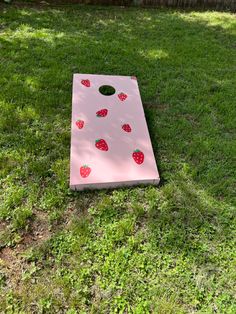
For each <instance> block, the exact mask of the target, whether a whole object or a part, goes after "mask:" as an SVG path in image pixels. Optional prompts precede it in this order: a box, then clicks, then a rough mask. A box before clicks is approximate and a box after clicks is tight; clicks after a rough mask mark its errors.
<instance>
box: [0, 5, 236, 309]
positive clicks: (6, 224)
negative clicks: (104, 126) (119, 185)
mask: <svg viewBox="0 0 236 314" xmlns="http://www.w3.org/2000/svg"><path fill="white" fill-rule="evenodd" d="M0 10H1V13H0V16H1V29H0V49H1V56H0V60H1V63H0V69H1V70H0V73H1V75H0V87H1V88H0V112H1V114H0V146H1V150H0V186H1V190H0V219H1V222H0V247H1V253H0V254H1V259H0V295H1V297H0V311H1V312H2V313H67V314H74V313H136V314H143V313H164V314H166V313H167V314H168V313H227V314H229V313H236V302H235V296H236V290H235V287H236V272H235V266H236V253H235V252H236V251H235V245H236V243H235V239H236V237H235V236H236V232H235V231H236V224H235V222H236V220H235V203H236V196H235V191H236V167H235V164H236V162H235V156H236V109H235V108H236V107H235V99H236V88H235V86H236V50H235V47H236V46H235V40H236V23H235V16H234V15H232V14H229V13H216V12H181V11H170V10H159V9H155V10H154V9H153V10H152V9H136V8H128V9H127V8H126V9H123V8H119V7H117V8H114V7H109V8H108V7H92V6H71V7H64V8H50V7H49V8H46V7H42V8H29V7H28V8H23V7H19V8H17V7H14V6H3V5H2V6H1V8H0ZM75 72H80V73H100V74H117V75H136V76H137V77H138V81H139V86H140V91H141V95H142V99H143V103H144V104H145V113H146V117H147V122H148V126H149V130H150V135H151V138H152V142H153V147H154V151H155V155H156V158H157V162H158V166H159V169H160V174H161V179H162V181H161V185H160V187H158V188H156V187H137V188H129V189H118V190H113V191H112V190H111V191H94V192H77V193H73V192H71V191H70V190H69V188H68V178H69V149H70V116H71V83H72V74H73V73H75Z"/></svg>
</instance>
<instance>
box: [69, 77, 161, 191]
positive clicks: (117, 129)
mask: <svg viewBox="0 0 236 314" xmlns="http://www.w3.org/2000/svg"><path fill="white" fill-rule="evenodd" d="M102 85H110V86H112V87H114V88H115V90H116V91H115V94H113V95H111V96H105V95H102V94H101V93H100V92H99V88H100V87H101V86H102ZM99 139H100V141H97V142H96V140H99ZM137 149H138V150H139V151H137V152H134V151H135V150H137ZM84 165H86V166H84ZM140 183H145V184H148V183H149V184H150V183H151V184H158V183H159V174H158V170H157V166H156V161H155V157H154V154H153V149H152V145H151V141H150V137H149V132H148V128H147V124H146V119H145V116H144V111H143V106H142V102H141V97H140V93H139V88H138V83H137V80H136V78H135V77H131V76H110V75H92V74H74V77H73V98H72V124H71V161H70V188H71V189H74V190H83V189H85V188H109V187H118V186H125V185H137V184H140Z"/></svg>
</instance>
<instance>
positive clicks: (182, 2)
mask: <svg viewBox="0 0 236 314" xmlns="http://www.w3.org/2000/svg"><path fill="white" fill-rule="evenodd" d="M48 2H50V0H48ZM52 2H54V3H55V2H60V3H85V4H105V5H124V6H129V5H137V6H144V7H147V6H153V7H160V6H163V7H164V6H165V7H175V8H185V9H187V8H198V9H214V10H230V11H232V12H236V0H58V1H57V0H52Z"/></svg>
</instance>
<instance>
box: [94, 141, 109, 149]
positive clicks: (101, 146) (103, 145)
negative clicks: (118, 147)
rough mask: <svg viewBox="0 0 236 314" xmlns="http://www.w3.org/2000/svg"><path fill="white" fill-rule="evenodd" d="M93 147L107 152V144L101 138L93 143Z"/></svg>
mask: <svg viewBox="0 0 236 314" xmlns="http://www.w3.org/2000/svg"><path fill="white" fill-rule="evenodd" d="M95 146H96V147H97V148H98V149H100V150H104V151H108V145H107V142H106V141H105V140H104V139H102V138H100V139H98V140H96V141H95Z"/></svg>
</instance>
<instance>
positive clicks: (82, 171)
mask: <svg viewBox="0 0 236 314" xmlns="http://www.w3.org/2000/svg"><path fill="white" fill-rule="evenodd" d="M90 172H91V168H90V167H89V166H87V165H83V166H82V167H80V175H81V177H82V178H87V177H88V176H89V175H90Z"/></svg>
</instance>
